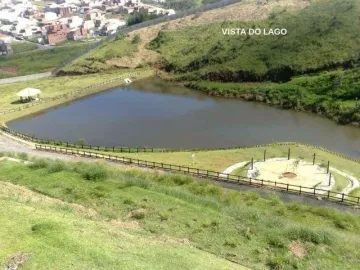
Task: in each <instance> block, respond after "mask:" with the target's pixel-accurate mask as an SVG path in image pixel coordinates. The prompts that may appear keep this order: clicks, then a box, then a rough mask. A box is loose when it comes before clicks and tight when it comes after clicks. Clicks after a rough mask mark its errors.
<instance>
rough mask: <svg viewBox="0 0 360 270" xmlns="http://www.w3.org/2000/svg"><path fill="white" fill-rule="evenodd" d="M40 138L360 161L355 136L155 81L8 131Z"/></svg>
mask: <svg viewBox="0 0 360 270" xmlns="http://www.w3.org/2000/svg"><path fill="white" fill-rule="evenodd" d="M9 126H10V127H11V128H13V129H15V130H18V131H21V132H25V133H31V134H34V135H36V136H37V137H40V138H46V139H56V140H63V141H71V142H73V141H75V140H77V139H78V138H85V139H86V140H87V142H88V143H90V144H95V145H106V146H114V145H116V146H120V145H122V146H141V147H163V148H201V147H204V148H211V147H214V148H215V147H231V146H239V145H254V144H263V143H269V142H273V141H299V142H305V143H310V144H314V145H319V146H323V147H326V148H329V149H332V150H334V151H337V152H341V153H344V154H346V155H348V156H352V157H357V158H360V129H359V128H355V127H350V126H338V125H336V124H335V123H334V122H332V121H330V120H328V119H325V118H322V117H320V116H316V115H313V114H308V113H300V112H295V111H291V110H279V109H276V108H272V107H269V106H267V105H265V104H261V103H253V102H245V101H241V100H230V99H222V98H213V97H208V96H206V95H204V94H203V93H201V92H199V91H193V90H190V89H187V88H185V87H182V86H178V85H172V84H169V83H165V82H163V81H160V80H157V79H149V80H142V81H138V82H135V83H133V84H131V85H129V86H126V87H121V88H115V89H112V90H110V91H107V92H103V93H101V94H98V95H94V96H90V97H87V98H84V99H81V100H76V101H73V102H71V103H69V104H65V105H62V106H59V107H56V108H53V109H50V110H47V111H44V112H42V113H38V114H35V115H31V116H28V117H25V118H22V119H19V120H16V121H14V122H12V123H10V124H9Z"/></svg>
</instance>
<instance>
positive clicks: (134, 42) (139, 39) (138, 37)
mask: <svg viewBox="0 0 360 270" xmlns="http://www.w3.org/2000/svg"><path fill="white" fill-rule="evenodd" d="M140 41H141V38H140V35H139V34H137V35H135V36H134V37H133V39H132V40H131V43H132V44H138V43H140Z"/></svg>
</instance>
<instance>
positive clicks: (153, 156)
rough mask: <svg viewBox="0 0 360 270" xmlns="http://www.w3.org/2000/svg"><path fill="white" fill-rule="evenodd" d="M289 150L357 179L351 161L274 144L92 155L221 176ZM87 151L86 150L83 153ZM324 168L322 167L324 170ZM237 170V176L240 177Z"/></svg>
mask: <svg viewBox="0 0 360 270" xmlns="http://www.w3.org/2000/svg"><path fill="white" fill-rule="evenodd" d="M289 148H290V149H291V157H292V158H299V159H303V160H305V161H309V162H312V161H313V155H314V153H315V154H316V164H318V165H324V164H325V165H327V162H328V161H330V166H332V167H335V168H337V169H339V170H342V171H344V172H346V173H349V174H351V175H353V176H354V177H357V178H360V166H359V163H358V162H355V161H350V160H347V159H344V158H342V157H339V156H337V155H334V154H331V153H328V152H326V151H323V150H320V149H317V148H313V147H310V146H306V145H301V144H298V145H290V146H287V145H277V144H273V145H270V146H264V147H249V148H240V149H226V150H201V151H186V150H185V151H181V152H164V153H161V152H153V153H116V152H115V153H113V152H104V151H93V150H92V152H99V153H104V154H111V155H118V156H123V157H132V158H137V159H141V160H147V161H155V162H160V163H161V162H162V163H167V164H174V165H182V166H189V167H195V168H199V169H206V170H213V171H218V172H222V171H224V170H225V169H226V168H228V167H230V166H231V165H234V164H235V163H238V162H242V161H250V160H251V158H254V160H263V157H264V150H266V158H274V157H287V154H288V149H289ZM86 151H87V150H86ZM193 153H195V164H194V165H193V164H192V157H191V155H192V154H193ZM325 165H324V166H325ZM241 170H242V169H241V168H240V169H239V171H238V172H237V173H240V171H241Z"/></svg>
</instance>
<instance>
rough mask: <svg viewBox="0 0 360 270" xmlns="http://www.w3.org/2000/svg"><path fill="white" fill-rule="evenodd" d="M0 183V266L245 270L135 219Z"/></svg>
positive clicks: (25, 267) (27, 267) (26, 267)
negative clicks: (123, 218) (109, 216)
mask: <svg viewBox="0 0 360 270" xmlns="http://www.w3.org/2000/svg"><path fill="white" fill-rule="evenodd" d="M0 187H1V188H0V213H1V215H0V222H1V224H2V230H1V231H0V237H1V239H2V248H1V250H0V264H1V267H3V268H4V266H9V265H11V264H17V265H18V266H20V264H23V268H24V269H33V268H36V269H54V268H56V269H65V268H70V269H85V268H86V269H118V268H119V267H120V268H122V269H140V268H141V269H144V268H147V269H164V268H166V269H179V268H181V269H196V268H199V269H201V268H203V267H205V268H206V269H214V270H215V269H245V267H244V268H242V267H241V266H238V265H236V264H234V263H231V262H228V261H226V260H225V259H222V258H218V257H216V256H215V255H213V254H209V253H206V252H204V251H201V250H198V249H194V248H192V247H191V246H189V245H186V243H181V241H180V240H178V239H175V238H170V237H161V238H156V237H154V236H153V234H151V233H150V232H147V231H146V230H144V229H142V228H140V226H138V225H137V223H136V222H135V221H131V220H129V221H123V222H122V221H120V220H114V221H108V220H106V218H104V217H103V216H102V215H99V214H97V213H96V212H95V211H94V210H92V209H90V208H85V207H83V206H81V205H78V204H71V203H68V202H63V201H60V200H58V199H53V198H51V197H48V196H45V195H41V194H39V193H37V192H32V191H30V190H29V189H26V188H24V187H21V186H15V185H12V184H8V183H5V182H0ZM11 258H13V259H11ZM64 258H66V259H64ZM20 268H21V269H23V268H22V267H20Z"/></svg>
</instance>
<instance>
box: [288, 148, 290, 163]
mask: <svg viewBox="0 0 360 270" xmlns="http://www.w3.org/2000/svg"><path fill="white" fill-rule="evenodd" d="M288 160H290V148H289V150H288Z"/></svg>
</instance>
